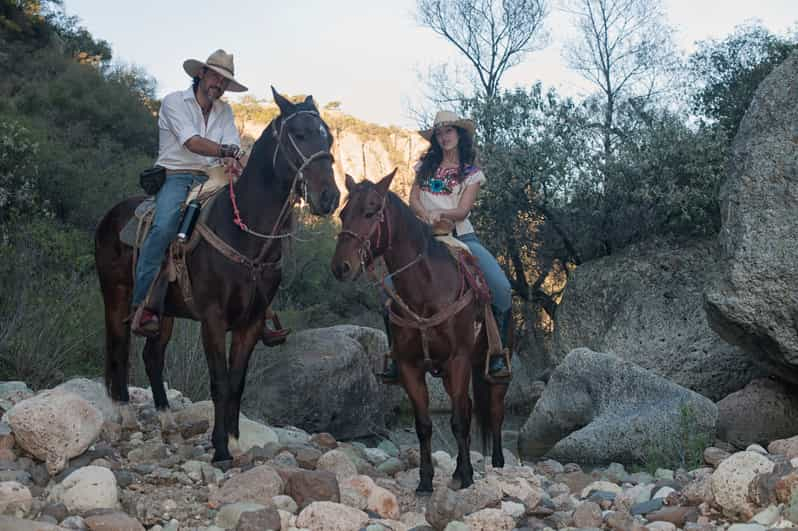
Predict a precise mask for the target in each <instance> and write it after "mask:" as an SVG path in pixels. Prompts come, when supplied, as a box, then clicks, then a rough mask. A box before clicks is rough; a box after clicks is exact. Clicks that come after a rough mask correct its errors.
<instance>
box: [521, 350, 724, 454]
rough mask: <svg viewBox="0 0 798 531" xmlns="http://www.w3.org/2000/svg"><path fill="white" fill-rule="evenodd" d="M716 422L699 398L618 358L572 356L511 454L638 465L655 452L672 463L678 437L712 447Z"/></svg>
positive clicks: (581, 353)
mask: <svg viewBox="0 0 798 531" xmlns="http://www.w3.org/2000/svg"><path fill="white" fill-rule="evenodd" d="M717 416H718V412H717V407H716V406H715V404H713V403H712V402H711V401H710V400H709V399H707V398H705V397H703V396H701V395H699V394H698V393H695V392H693V391H690V390H688V389H685V388H683V387H680V386H678V385H676V384H674V383H672V382H669V381H668V380H666V379H665V378H662V377H660V376H657V375H656V374H654V373H652V372H649V371H647V370H645V369H642V368H641V367H638V366H636V365H634V364H633V363H630V362H627V361H624V360H622V359H620V358H618V357H617V356H614V355H611V354H602V353H597V352H593V351H591V350H588V349H576V350H574V351H572V352H571V353H570V354H568V356H566V358H565V360H563V362H562V363H561V364H560V366H559V367H557V369H556V370H555V371H554V373H553V374H552V377H551V379H550V380H549V383H548V385H547V386H546V390H545V391H544V393H543V396H542V397H541V399H540V400H539V401H538V403H537V404H536V405H535V409H534V410H533V411H532V414H531V415H530V416H529V419H527V421H526V424H524V427H523V428H522V430H521V434H520V435H519V439H518V447H519V451H520V453H521V455H522V456H523V457H528V458H537V457H540V456H543V455H546V456H547V457H551V458H552V459H556V460H558V461H561V462H568V461H574V462H578V463H609V462H613V461H617V462H621V463H645V462H650V460H651V458H652V451H654V450H656V451H657V453H658V454H661V455H660V456H658V457H660V458H663V459H668V458H670V459H673V460H674V461H675V460H676V458H677V456H678V455H679V454H680V453H681V452H683V451H686V450H688V449H687V448H684V447H683V446H682V443H683V441H684V437H688V438H689V439H690V441H691V442H692V441H695V442H699V441H700V440H705V442H706V443H708V442H709V441H711V440H712V437H713V436H714V434H715V425H716V422H717ZM701 449H703V448H701ZM699 457H700V454H699Z"/></svg>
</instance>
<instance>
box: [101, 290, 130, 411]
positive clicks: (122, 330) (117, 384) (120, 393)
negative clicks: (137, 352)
mask: <svg viewBox="0 0 798 531" xmlns="http://www.w3.org/2000/svg"><path fill="white" fill-rule="evenodd" d="M103 288H104V289H103V290H102V292H103V300H104V302H105V387H106V389H108V392H109V393H110V395H111V398H112V399H113V400H116V401H119V402H128V401H129V400H130V396H129V395H128V390H127V378H128V371H129V363H130V362H129V360H130V324H128V323H125V322H124V321H125V318H126V317H127V315H128V313H130V299H131V297H132V290H131V287H130V286H129V285H126V284H113V285H111V286H103Z"/></svg>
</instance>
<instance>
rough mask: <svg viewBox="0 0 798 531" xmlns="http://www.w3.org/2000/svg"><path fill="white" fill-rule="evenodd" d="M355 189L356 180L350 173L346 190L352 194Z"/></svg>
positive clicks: (347, 177) (347, 176)
mask: <svg viewBox="0 0 798 531" xmlns="http://www.w3.org/2000/svg"><path fill="white" fill-rule="evenodd" d="M354 187H355V180H354V179H353V178H352V176H351V175H349V174H348V173H347V174H346V189H347V190H348V191H349V192H351V191H352V189H353V188H354Z"/></svg>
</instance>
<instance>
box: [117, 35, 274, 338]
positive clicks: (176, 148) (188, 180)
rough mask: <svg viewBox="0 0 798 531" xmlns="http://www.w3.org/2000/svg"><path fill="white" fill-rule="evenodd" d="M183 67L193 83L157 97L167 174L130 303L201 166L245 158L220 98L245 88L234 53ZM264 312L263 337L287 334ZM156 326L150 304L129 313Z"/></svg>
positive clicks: (154, 269)
mask: <svg viewBox="0 0 798 531" xmlns="http://www.w3.org/2000/svg"><path fill="white" fill-rule="evenodd" d="M183 69H184V70H185V71H186V73H187V74H188V75H189V77H191V78H192V80H193V83H192V86H191V87H189V88H188V89H186V90H181V91H177V92H172V93H171V94H168V95H167V96H166V97H165V98H164V99H163V101H162V102H161V110H160V113H159V116H158V160H157V161H156V163H155V164H156V166H161V167H163V168H166V179H165V181H164V184H163V186H162V188H161V189H160V190H159V191H158V194H157V195H156V196H155V218H154V219H153V223H152V228H151V229H150V233H149V234H148V235H147V238H146V239H145V240H144V243H143V244H142V247H141V251H140V253H139V257H138V260H137V262H136V282H135V287H134V290H133V307H134V308H138V306H140V305H141V304H142V303H143V302H144V299H145V297H146V296H147V291H148V290H149V289H150V285H151V284H152V281H153V279H154V278H155V275H156V274H157V273H158V270H159V269H160V267H161V263H162V262H163V259H164V256H165V253H166V249H167V248H168V247H169V244H170V243H171V242H172V240H173V239H174V238H175V236H176V235H177V230H178V226H179V224H180V214H181V207H182V205H183V203H184V202H185V200H186V197H187V196H188V192H189V190H190V189H191V188H192V186H194V185H195V184H198V183H201V182H204V181H205V180H207V175H205V173H204V168H205V167H206V166H211V165H215V164H216V159H221V160H222V162H223V163H224V165H225V168H226V170H227V171H228V172H233V173H235V174H238V173H240V172H241V169H242V164H246V159H245V158H243V157H241V149H240V148H239V146H240V145H241V140H240V138H239V136H238V130H237V129H236V125H235V119H234V117H233V110H232V109H231V108H230V105H228V104H227V103H225V102H223V101H221V100H220V98H221V97H222V95H223V94H224V92H225V91H226V90H229V91H231V92H245V91H246V90H247V88H246V87H245V86H244V85H242V84H241V83H239V82H238V81H236V79H235V67H234V64H233V55H232V54H228V53H227V52H225V51H224V50H216V51H215V52H213V53H212V54H211V55H210V56H209V57H208V59H207V61H205V62H203V61H199V60H197V59H188V60H187V61H185V62H184V63H183ZM240 159H243V160H240ZM155 303H157V301H153V305H154V304H155ZM267 315H268V318H269V319H271V320H273V321H274V323H275V325H276V326H277V328H278V329H277V330H274V331H273V330H270V329H269V327H268V326H266V327H265V331H264V337H263V340H264V342H265V343H267V344H276V342H277V341H279V340H280V339H282V340H284V339H285V336H286V335H287V334H288V331H287V330H282V329H280V326H279V321H278V320H277V319H276V317H273V316H272V314H271V313H270V312H269V313H268V314H267ZM159 329H160V322H159V319H158V315H157V313H156V311H154V310H153V308H148V307H144V308H141V312H140V316H139V317H138V319H136V318H134V319H133V332H134V333H136V334H139V335H144V336H153V335H157V333H158V331H159ZM279 342H282V341H279Z"/></svg>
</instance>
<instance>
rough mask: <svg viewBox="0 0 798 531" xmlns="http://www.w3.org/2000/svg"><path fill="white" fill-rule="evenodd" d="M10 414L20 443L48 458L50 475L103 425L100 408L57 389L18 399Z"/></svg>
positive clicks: (78, 452)
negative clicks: (25, 398) (19, 400)
mask: <svg viewBox="0 0 798 531" xmlns="http://www.w3.org/2000/svg"><path fill="white" fill-rule="evenodd" d="M7 415H8V423H9V425H10V426H11V429H12V430H13V431H14V437H15V438H16V441H17V444H19V445H20V446H21V447H22V448H24V449H25V450H26V451H27V452H29V453H30V454H31V455H33V456H35V457H37V458H39V459H41V460H43V461H46V463H47V470H48V471H49V472H50V474H51V475H55V474H57V473H58V472H60V471H61V470H63V469H64V467H66V464H67V460H69V459H71V458H73V457H77V456H79V455H81V454H82V453H83V452H85V451H86V449H87V448H88V447H89V446H90V445H91V444H92V443H93V442H94V441H95V440H96V439H97V437H98V436H99V435H100V429H101V428H102V425H103V415H102V412H100V410H99V409H97V408H96V407H94V406H93V405H91V404H90V403H89V402H88V401H86V400H85V399H83V398H81V397H80V396H78V395H76V394H75V393H71V392H68V391H64V390H56V389H51V390H49V391H44V392H43V393H40V394H38V395H36V396H34V397H32V398H28V399H27V400H23V401H22V402H19V403H18V404H17V405H15V406H14V407H13V408H11V410H10V411H9V412H8V414H7Z"/></svg>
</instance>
